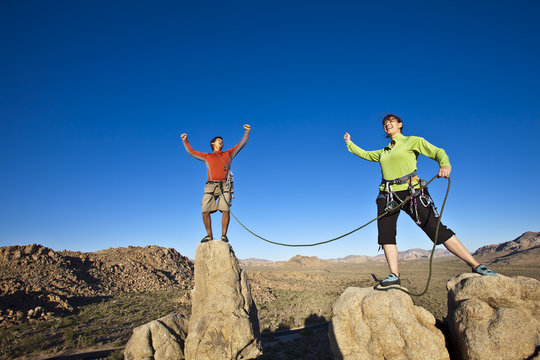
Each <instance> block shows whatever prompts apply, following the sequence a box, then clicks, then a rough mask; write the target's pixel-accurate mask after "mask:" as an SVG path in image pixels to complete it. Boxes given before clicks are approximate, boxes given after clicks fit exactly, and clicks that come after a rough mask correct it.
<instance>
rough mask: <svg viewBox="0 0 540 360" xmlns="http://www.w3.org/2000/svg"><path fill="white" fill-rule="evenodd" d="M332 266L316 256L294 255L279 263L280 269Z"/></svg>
mask: <svg viewBox="0 0 540 360" xmlns="http://www.w3.org/2000/svg"><path fill="white" fill-rule="evenodd" d="M328 266H332V264H330V263H329V262H328V261H325V260H321V259H319V258H318V257H316V256H302V255H295V256H293V257H292V258H290V259H289V260H288V261H285V262H281V263H280V267H328Z"/></svg>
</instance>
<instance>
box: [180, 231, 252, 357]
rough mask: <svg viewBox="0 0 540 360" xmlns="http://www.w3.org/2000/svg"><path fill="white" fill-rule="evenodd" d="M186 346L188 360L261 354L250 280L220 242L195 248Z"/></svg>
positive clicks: (230, 250) (227, 246)
mask: <svg viewBox="0 0 540 360" xmlns="http://www.w3.org/2000/svg"><path fill="white" fill-rule="evenodd" d="M185 344H186V347H185V355H186V359H187V360H191V359H193V360H195V359H200V360H203V359H204V360H212V359H216V360H217V359H255V358H257V357H258V356H259V355H261V354H262V346H261V342H260V332H259V320H258V317H257V308H256V307H255V303H254V302H253V300H252V298H251V289H250V284H249V280H248V278H247V276H246V273H245V272H244V271H243V270H242V269H241V268H240V266H239V264H238V259H237V258H236V257H235V255H234V252H233V251H232V248H231V246H230V245H229V244H228V243H225V242H223V241H209V242H207V243H201V244H199V246H198V247H197V251H196V253H195V285H194V287H193V292H192V311H191V317H190V320H189V329H188V335H187V338H186V341H185Z"/></svg>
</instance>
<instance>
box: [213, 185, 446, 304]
mask: <svg viewBox="0 0 540 360" xmlns="http://www.w3.org/2000/svg"><path fill="white" fill-rule="evenodd" d="M438 177H439V176H438V175H435V176H434V177H432V178H431V180H429V181H428V182H427V183H425V184H421V185H420V189H418V190H416V191H415V192H414V193H413V194H409V195H408V196H407V197H406V198H405V199H403V201H401V202H400V203H399V204H398V205H397V206H396V207H394V208H392V209H390V210H387V211H385V212H384V213H382V214H381V215H379V216H377V217H376V218H374V219H373V220H370V221H368V222H367V223H365V224H364V225H362V226H360V227H357V228H356V229H354V230H352V231H349V232H348V233H345V234H343V235H340V236H337V237H335V238H332V239H329V240H325V241H320V242H316V243H312V244H285V243H280V242H276V241H272V240H268V239H266V238H264V237H262V236H260V235H258V234H256V233H255V232H253V231H251V230H250V229H249V228H248V227H247V226H245V225H244V224H243V223H242V222H241V221H240V220H239V219H238V218H237V217H236V215H234V213H233V212H232V211H231V206H230V204H229V202H228V201H227V199H226V198H225V195H224V194H223V190H222V188H221V187H222V183H220V184H219V186H218V188H219V191H220V194H221V196H223V200H225V203H226V204H227V207H228V208H229V212H230V213H231V215H232V216H233V217H234V218H235V220H236V221H238V223H239V224H240V225H241V226H242V227H243V228H244V229H246V230H247V231H248V232H249V233H250V234H251V235H253V236H255V237H257V238H259V239H261V240H263V241H266V242H268V243H270V244H274V245H280V246H288V247H308V246H317V245H322V244H328V243H330V242H333V241H336V240H339V239H341V238H344V237H346V236H349V235H351V234H352V233H355V232H357V231H358V230H360V229H362V228H364V227H366V226H368V225H369V224H371V223H372V222H374V221H377V220H379V219H380V218H382V217H384V216H386V215H388V214H391V213H393V212H394V211H399V209H401V206H402V205H403V204H405V203H406V202H407V201H409V199H411V197H415V196H417V195H418V194H420V193H421V192H422V190H423V189H424V188H426V187H427V186H428V185H429V184H430V183H431V182H432V181H433V180H435V179H436V178H438ZM447 180H448V185H447V186H446V194H445V195H444V201H443V203H442V206H441V211H440V213H439V218H438V220H437V228H436V230H435V241H434V242H433V248H432V249H431V255H430V257H429V274H428V280H427V283H426V287H425V289H424V291H422V292H421V293H420V294H415V293H412V292H410V291H408V290H407V289H404V288H401V287H399V288H388V289H384V288H377V290H383V291H387V290H391V289H393V290H400V291H403V292H404V293H406V294H408V295H411V296H422V295H424V294H425V293H427V291H428V288H429V284H430V282H431V275H432V272H433V254H434V253H435V247H436V246H437V240H438V237H439V225H440V224H441V218H442V214H443V211H444V207H445V205H446V199H447V198H448V193H449V192H450V178H447Z"/></svg>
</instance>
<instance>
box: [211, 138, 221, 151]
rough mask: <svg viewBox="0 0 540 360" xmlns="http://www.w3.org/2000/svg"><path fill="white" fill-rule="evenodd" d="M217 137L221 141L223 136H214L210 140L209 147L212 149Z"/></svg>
mask: <svg viewBox="0 0 540 360" xmlns="http://www.w3.org/2000/svg"><path fill="white" fill-rule="evenodd" d="M217 139H221V141H223V138H222V137H221V136H216V137H215V138H213V139H212V140H210V148H211V149H212V151H214V143H215V142H216V140H217Z"/></svg>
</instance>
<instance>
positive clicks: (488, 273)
mask: <svg viewBox="0 0 540 360" xmlns="http://www.w3.org/2000/svg"><path fill="white" fill-rule="evenodd" d="M472 271H473V273H476V274H480V275H483V276H495V277H499V275H497V274H495V273H494V272H493V271H491V270H489V269H488V268H487V267H486V266H485V265H478V266H477V267H475V268H474V269H472Z"/></svg>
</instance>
